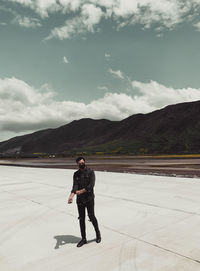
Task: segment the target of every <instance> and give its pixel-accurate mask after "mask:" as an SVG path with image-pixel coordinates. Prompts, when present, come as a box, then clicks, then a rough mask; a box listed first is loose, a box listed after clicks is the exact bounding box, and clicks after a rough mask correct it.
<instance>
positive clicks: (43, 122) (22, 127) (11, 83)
mask: <svg viewBox="0 0 200 271" xmlns="http://www.w3.org/2000/svg"><path fill="white" fill-rule="evenodd" d="M132 86H133V90H132V93H130V95H127V94H125V93H110V92H106V93H105V94H104V96H103V97H102V98H100V99H96V100H93V101H91V102H90V103H89V104H85V103H80V102H74V101H56V99H55V92H53V91H52V90H50V89H49V87H48V85H43V86H42V87H41V88H39V89H36V88H34V87H32V86H30V85H28V84H27V83H25V82H24V81H22V80H18V79H16V78H5V79H0V131H1V137H0V140H5V139H7V138H8V137H9V136H15V135H21V134H22V133H29V132H32V131H35V130H40V129H45V128H50V127H52V128H53V127H58V126H60V125H63V124H66V123H69V122H71V121H72V120H75V119H81V118H93V119H100V118H106V119H110V120H121V119H123V118H126V117H128V116H130V115H132V114H136V113H147V112H151V111H153V110H156V109H159V108H162V107H164V106H166V105H169V104H174V103H179V102H188V101H195V100H199V99H200V89H195V88H187V89H185V88H183V89H174V88H172V87H166V86H164V85H161V84H159V83H157V82H155V81H151V82H149V83H142V82H138V81H133V82H132ZM135 88H137V90H138V91H139V95H134V89H135Z"/></svg>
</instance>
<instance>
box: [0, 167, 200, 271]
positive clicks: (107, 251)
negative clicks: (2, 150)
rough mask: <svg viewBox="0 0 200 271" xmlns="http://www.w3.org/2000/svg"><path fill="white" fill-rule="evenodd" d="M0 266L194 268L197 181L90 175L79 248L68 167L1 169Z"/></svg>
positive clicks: (39, 270) (83, 270) (25, 270)
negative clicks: (91, 192)
mask: <svg viewBox="0 0 200 271" xmlns="http://www.w3.org/2000/svg"><path fill="white" fill-rule="evenodd" d="M0 172H1V174H0V209H1V210H0V270H1V271H68V270H74V271H79V270H80V271H94V270H95V271H136V270H137V271H172V270H173V271H199V270H200V179H191V178H177V177H160V176H147V175H136V174H126V173H108V172H96V184H95V213H96V217H97V219H98V223H99V227H100V230H101V235H102V242H101V243H99V244H97V243H96V242H95V231H94V228H93V225H92V223H91V222H89V221H88V217H86V231H87V239H88V240H89V242H88V244H86V245H84V246H82V247H80V248H77V247H76V244H77V242H78V241H79V240H80V229H79V220H78V212H77V206H76V198H75V197H74V201H73V203H72V204H67V199H68V196H69V194H70V191H71V187H72V176H73V172H74V170H66V169H41V168H27V167H12V166H0Z"/></svg>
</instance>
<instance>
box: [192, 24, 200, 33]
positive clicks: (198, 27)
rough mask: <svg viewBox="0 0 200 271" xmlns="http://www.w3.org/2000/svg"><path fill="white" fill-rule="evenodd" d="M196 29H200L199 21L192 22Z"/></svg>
mask: <svg viewBox="0 0 200 271" xmlns="http://www.w3.org/2000/svg"><path fill="white" fill-rule="evenodd" d="M193 26H194V27H195V28H196V30H197V31H200V22H198V23H195V24H193Z"/></svg>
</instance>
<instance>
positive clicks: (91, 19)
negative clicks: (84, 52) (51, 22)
mask: <svg viewBox="0 0 200 271" xmlns="http://www.w3.org/2000/svg"><path fill="white" fill-rule="evenodd" d="M102 16H103V12H102V10H101V9H100V8H99V7H95V6H94V5H91V4H85V5H83V6H82V7H81V13H80V15H79V16H75V17H73V18H72V19H69V20H66V21H65V24H64V25H63V26H61V27H55V28H54V29H52V30H51V33H50V34H49V36H48V37H46V38H45V40H50V39H52V38H58V39H60V40H63V39H70V38H71V37H73V36H75V35H77V34H83V33H86V32H94V31H95V26H96V25H98V23H99V22H100V20H101V17H102Z"/></svg>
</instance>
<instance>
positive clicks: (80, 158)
mask: <svg viewBox="0 0 200 271" xmlns="http://www.w3.org/2000/svg"><path fill="white" fill-rule="evenodd" d="M82 159H83V160H84V162H85V158H84V157H82V156H79V157H78V158H76V163H78V162H79V161H80V160H82Z"/></svg>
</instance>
